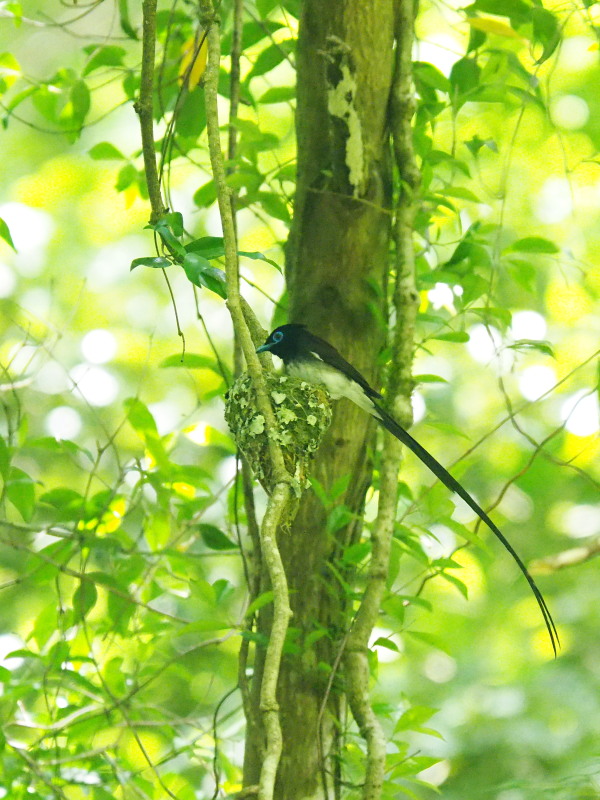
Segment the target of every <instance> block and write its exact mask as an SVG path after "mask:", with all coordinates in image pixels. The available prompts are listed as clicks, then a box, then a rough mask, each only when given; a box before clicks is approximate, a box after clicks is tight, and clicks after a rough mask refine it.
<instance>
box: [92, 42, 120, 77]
mask: <svg viewBox="0 0 600 800" xmlns="http://www.w3.org/2000/svg"><path fill="white" fill-rule="evenodd" d="M83 49H84V51H86V52H87V53H88V54H89V55H90V60H89V61H88V63H87V64H86V66H85V68H84V70H83V74H84V75H89V74H90V72H93V71H94V70H96V69H99V68H100V67H120V66H122V65H123V59H124V57H125V50H124V49H123V48H122V47H118V46H117V45H114V44H107V45H103V46H102V47H96V45H90V46H89V47H84V48H83Z"/></svg>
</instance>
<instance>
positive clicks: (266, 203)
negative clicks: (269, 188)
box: [256, 192, 290, 222]
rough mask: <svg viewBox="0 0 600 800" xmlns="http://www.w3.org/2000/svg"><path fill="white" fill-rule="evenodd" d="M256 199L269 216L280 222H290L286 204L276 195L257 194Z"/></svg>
mask: <svg viewBox="0 0 600 800" xmlns="http://www.w3.org/2000/svg"><path fill="white" fill-rule="evenodd" d="M256 199H257V201H258V202H259V203H260V204H261V205H262V207H263V208H264V210H265V211H266V212H267V214H270V216H272V217H274V218H275V219H280V220H281V221H282V222H289V221H290V212H289V209H288V207H287V203H286V202H285V200H283V199H282V198H281V197H280V196H279V195H278V194H275V193H274V192H258V194H257V197H256Z"/></svg>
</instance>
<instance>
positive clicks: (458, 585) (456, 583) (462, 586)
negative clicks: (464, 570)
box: [439, 571, 469, 600]
mask: <svg viewBox="0 0 600 800" xmlns="http://www.w3.org/2000/svg"><path fill="white" fill-rule="evenodd" d="M439 575H440V577H441V578H444V580H446V581H448V583H451V584H452V586H456V588H457V589H458V591H459V592H460V593H461V594H462V596H463V597H464V598H465V599H466V600H468V599H469V590H468V589H467V586H466V584H465V583H464V582H463V581H461V580H459V579H458V578H456V577H455V576H454V575H451V574H450V573H449V572H445V571H442V572H440V573H439Z"/></svg>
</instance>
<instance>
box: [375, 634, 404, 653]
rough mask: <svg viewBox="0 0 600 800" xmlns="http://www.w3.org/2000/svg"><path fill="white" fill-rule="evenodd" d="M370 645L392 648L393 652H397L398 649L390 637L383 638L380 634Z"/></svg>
mask: <svg viewBox="0 0 600 800" xmlns="http://www.w3.org/2000/svg"><path fill="white" fill-rule="evenodd" d="M371 646H372V647H385V648H386V650H392V651H393V652H394V653H399V652H400V650H399V649H398V645H397V644H396V642H394V641H393V640H392V639H383V638H382V637H381V636H380V637H379V639H377V640H376V641H374V642H373V644H372V645H371Z"/></svg>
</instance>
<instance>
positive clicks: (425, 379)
mask: <svg viewBox="0 0 600 800" xmlns="http://www.w3.org/2000/svg"><path fill="white" fill-rule="evenodd" d="M413 380H414V382H415V383H448V381H447V380H446V378H442V376H441V375H429V374H424V375H413Z"/></svg>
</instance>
